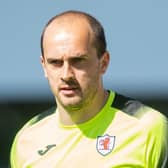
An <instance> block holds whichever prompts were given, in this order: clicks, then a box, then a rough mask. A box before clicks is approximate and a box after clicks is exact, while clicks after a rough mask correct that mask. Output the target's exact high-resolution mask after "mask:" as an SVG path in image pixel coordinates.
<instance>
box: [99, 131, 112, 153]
mask: <svg viewBox="0 0 168 168" xmlns="http://www.w3.org/2000/svg"><path fill="white" fill-rule="evenodd" d="M114 146H115V136H109V135H108V134H106V135H104V136H98V137H97V144H96V148H97V151H98V152H99V153H100V154H101V155H103V156H106V155H108V154H109V153H111V152H112V150H113V149H114Z"/></svg>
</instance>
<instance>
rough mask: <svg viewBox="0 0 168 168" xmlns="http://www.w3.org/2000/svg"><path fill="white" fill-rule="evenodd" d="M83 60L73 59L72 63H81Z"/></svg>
mask: <svg viewBox="0 0 168 168" xmlns="http://www.w3.org/2000/svg"><path fill="white" fill-rule="evenodd" d="M84 60H85V59H84V58H74V59H73V63H81V62H83V61H84Z"/></svg>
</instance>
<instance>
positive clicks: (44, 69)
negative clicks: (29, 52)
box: [40, 56, 48, 78]
mask: <svg viewBox="0 0 168 168" xmlns="http://www.w3.org/2000/svg"><path fill="white" fill-rule="evenodd" d="M40 62H41V65H42V67H43V71H44V76H45V77H46V78H47V77H48V75H47V71H46V66H45V58H44V57H43V56H40Z"/></svg>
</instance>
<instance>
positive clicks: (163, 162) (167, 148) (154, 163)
mask: <svg viewBox="0 0 168 168" xmlns="http://www.w3.org/2000/svg"><path fill="white" fill-rule="evenodd" d="M146 126H147V128H146V130H147V131H148V136H147V143H146V165H147V167H148V168H168V165H167V159H168V120H167V118H166V117H165V116H164V115H162V114H161V113H159V112H154V113H152V114H151V115H150V122H149V123H148V125H146Z"/></svg>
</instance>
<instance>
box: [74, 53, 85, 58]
mask: <svg viewBox="0 0 168 168" xmlns="http://www.w3.org/2000/svg"><path fill="white" fill-rule="evenodd" d="M72 58H88V55H87V54H77V55H74V56H72Z"/></svg>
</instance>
